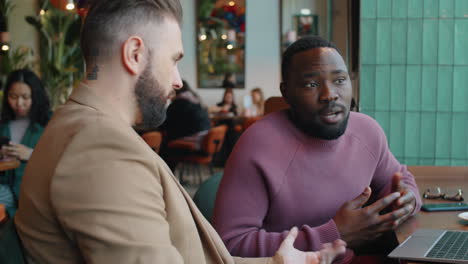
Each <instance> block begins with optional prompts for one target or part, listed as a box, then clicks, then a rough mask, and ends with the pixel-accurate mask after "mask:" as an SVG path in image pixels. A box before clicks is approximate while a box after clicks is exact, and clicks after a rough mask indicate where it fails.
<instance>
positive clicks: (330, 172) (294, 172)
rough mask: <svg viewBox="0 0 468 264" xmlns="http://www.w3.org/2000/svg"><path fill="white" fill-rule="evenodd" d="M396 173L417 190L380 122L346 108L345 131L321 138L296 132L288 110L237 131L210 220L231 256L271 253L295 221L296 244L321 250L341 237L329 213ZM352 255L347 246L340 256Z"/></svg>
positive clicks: (381, 190) (376, 194) (382, 189)
mask: <svg viewBox="0 0 468 264" xmlns="http://www.w3.org/2000/svg"><path fill="white" fill-rule="evenodd" d="M398 171H400V172H402V174H403V175H404V176H403V181H404V182H405V183H407V184H408V185H409V186H410V187H411V189H412V191H413V192H414V193H415V195H416V197H417V207H416V210H415V212H417V211H418V210H419V208H420V206H421V199H420V195H419V192H418V189H417V186H416V183H415V181H414V177H413V175H411V173H410V172H408V171H407V169H406V166H404V165H401V164H400V163H399V162H398V161H397V160H396V159H395V157H394V156H393V155H392V153H391V152H390V150H389V149H388V145H387V139H386V137H385V134H384V132H383V130H382V128H381V127H380V126H379V125H378V123H377V122H376V121H375V120H373V119H372V118H370V117H368V116H366V115H364V114H360V113H355V112H352V113H351V115H350V118H349V123H348V128H347V129H346V132H345V134H343V135H342V136H341V137H340V138H338V139H336V140H321V139H317V138H312V137H309V136H307V135H306V134H304V133H302V132H301V131H300V130H299V129H298V128H296V127H295V126H294V125H293V123H292V122H291V121H290V120H289V117H288V114H287V112H286V111H282V112H276V113H272V114H270V115H268V116H266V117H265V118H263V119H262V120H260V121H257V122H256V123H255V124H254V125H253V126H252V127H251V128H249V129H248V130H247V131H246V132H245V133H244V134H243V135H242V137H241V138H240V140H239V141H238V143H237V145H236V146H235V148H234V151H233V152H232V154H231V156H230V158H229V160H228V163H227V165H226V169H225V173H224V176H223V179H222V181H221V185H220V187H219V190H218V193H217V198H216V205H215V212H214V218H213V221H214V226H215V228H216V230H217V231H218V233H219V234H220V235H221V238H222V239H223V241H224V243H225V244H226V246H227V248H228V249H229V251H230V252H231V254H232V255H234V256H242V257H266V256H273V255H274V253H275V251H276V250H277V249H278V247H279V245H280V243H281V241H282V240H283V238H284V237H285V236H286V235H287V232H288V230H289V229H291V228H292V227H293V226H298V227H299V228H300V233H299V236H298V238H297V239H296V242H295V246H296V247H297V248H298V249H300V250H308V251H310V250H314V251H315V250H319V249H320V248H321V245H322V244H323V243H326V242H331V241H334V240H336V239H338V238H340V234H339V232H338V230H337V227H336V225H335V222H334V221H333V219H332V218H333V217H334V216H335V213H336V212H337V211H338V209H339V208H340V207H341V205H343V203H345V202H347V201H350V200H352V199H354V198H355V197H357V196H358V195H359V194H361V193H362V191H363V190H364V188H365V187H366V186H370V187H371V188H372V193H373V195H372V196H371V200H372V201H375V200H376V199H378V198H380V197H383V196H385V195H387V194H389V193H390V189H391V178H392V176H393V174H394V173H395V172H398ZM352 255H353V252H352V251H351V250H348V252H347V254H346V257H345V259H346V260H349V259H350V258H351V257H352Z"/></svg>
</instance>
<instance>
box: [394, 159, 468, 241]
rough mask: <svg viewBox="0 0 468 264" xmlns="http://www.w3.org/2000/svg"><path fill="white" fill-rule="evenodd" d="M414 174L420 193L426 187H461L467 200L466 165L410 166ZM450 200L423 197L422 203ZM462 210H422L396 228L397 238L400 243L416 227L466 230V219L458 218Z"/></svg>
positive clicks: (467, 169)
mask: <svg viewBox="0 0 468 264" xmlns="http://www.w3.org/2000/svg"><path fill="white" fill-rule="evenodd" d="M410 171H411V172H412V173H413V174H414V175H415V178H416V183H417V184H418V187H419V191H420V193H421V195H422V194H423V193H424V191H426V190H427V189H428V188H435V187H441V188H442V189H444V188H449V189H462V190H463V196H464V198H465V202H467V200H468V167H426V166H424V167H410ZM448 202H451V201H445V200H432V199H423V203H448ZM461 212H462V211H451V212H424V211H421V212H419V213H418V214H417V215H415V216H413V217H412V218H410V219H408V220H407V221H406V222H405V223H403V224H402V225H401V226H400V227H399V228H398V229H397V230H396V234H397V238H398V241H399V242H400V243H401V242H403V241H404V240H405V239H406V238H408V237H409V236H410V235H411V234H412V233H414V232H415V231H416V229H421V228H424V229H450V230H464V231H468V221H464V220H461V219H460V218H458V214H460V213H461Z"/></svg>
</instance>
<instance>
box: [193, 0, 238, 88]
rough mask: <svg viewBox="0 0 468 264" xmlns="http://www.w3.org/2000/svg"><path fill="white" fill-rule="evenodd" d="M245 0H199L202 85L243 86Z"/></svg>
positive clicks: (214, 86) (198, 46)
mask: <svg viewBox="0 0 468 264" xmlns="http://www.w3.org/2000/svg"><path fill="white" fill-rule="evenodd" d="M245 2H246V0H197V7H198V10H197V21H196V26H197V31H196V32H197V70H198V74H197V79H198V87H199V88H221V87H225V88H226V87H228V86H229V87H230V88H244V84H245V28H246V27H245V25H246V24H245V23H246V21H245V7H246V5H245Z"/></svg>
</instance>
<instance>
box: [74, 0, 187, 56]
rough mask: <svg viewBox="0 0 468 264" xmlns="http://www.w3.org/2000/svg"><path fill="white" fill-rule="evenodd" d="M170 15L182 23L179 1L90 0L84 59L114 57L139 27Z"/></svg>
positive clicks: (85, 32)
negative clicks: (122, 44)
mask: <svg viewBox="0 0 468 264" xmlns="http://www.w3.org/2000/svg"><path fill="white" fill-rule="evenodd" d="M167 17H169V18H173V19H175V20H176V21H177V22H178V23H179V24H181V23H182V7H181V5H180V2H179V0H93V1H91V3H90V8H89V12H88V15H87V17H86V19H85V21H84V23H83V26H82V29H81V51H82V53H83V57H84V59H85V61H86V62H87V63H89V62H91V61H96V60H97V57H99V58H100V59H106V58H109V57H111V56H113V54H115V50H116V49H117V48H118V47H119V46H120V44H121V43H122V42H123V41H124V40H125V39H126V38H127V37H128V36H130V35H132V34H135V33H136V31H137V30H138V29H139V28H141V27H143V26H145V25H146V24H148V23H150V22H152V21H156V22H161V21H163V20H164V18H167ZM122 33H123V34H122ZM142 37H143V36H142Z"/></svg>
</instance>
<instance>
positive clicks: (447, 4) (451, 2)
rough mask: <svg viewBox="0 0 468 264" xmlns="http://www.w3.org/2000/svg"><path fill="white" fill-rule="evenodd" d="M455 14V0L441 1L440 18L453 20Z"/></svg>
mask: <svg viewBox="0 0 468 264" xmlns="http://www.w3.org/2000/svg"><path fill="white" fill-rule="evenodd" d="M454 14H455V0H440V4H439V17H441V18H452V17H453V16H454Z"/></svg>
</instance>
